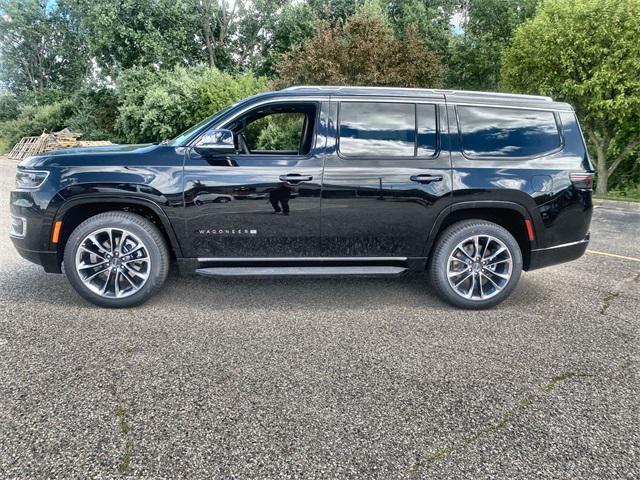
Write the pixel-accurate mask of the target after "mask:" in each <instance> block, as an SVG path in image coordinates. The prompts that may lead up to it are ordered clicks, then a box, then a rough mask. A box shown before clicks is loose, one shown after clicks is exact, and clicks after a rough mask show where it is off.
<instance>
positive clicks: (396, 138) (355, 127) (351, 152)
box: [338, 102, 416, 157]
mask: <svg viewBox="0 0 640 480" xmlns="http://www.w3.org/2000/svg"><path fill="white" fill-rule="evenodd" d="M338 135H339V138H340V140H339V142H340V143H339V145H340V147H339V148H340V153H342V154H343V155H345V156H348V157H365V156H366V157H370V156H376V157H377V156H384V157H412V156H414V155H415V142H416V113H415V105H414V104H408V103H362V102H342V103H341V104H340V126H339V133H338Z"/></svg>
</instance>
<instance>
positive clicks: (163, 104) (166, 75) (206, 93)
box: [116, 66, 266, 142]
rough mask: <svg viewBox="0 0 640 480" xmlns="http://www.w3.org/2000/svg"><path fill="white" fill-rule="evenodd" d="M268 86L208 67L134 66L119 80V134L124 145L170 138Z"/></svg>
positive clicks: (246, 75)
mask: <svg viewBox="0 0 640 480" xmlns="http://www.w3.org/2000/svg"><path fill="white" fill-rule="evenodd" d="M265 88H266V80H265V79H264V78H261V77H255V76H254V75H253V74H245V75H230V74H228V73H221V72H220V71H218V70H215V69H211V68H208V67H204V66H203V67H194V68H184V67H176V68H174V69H173V70H164V71H159V72H156V71H152V70H148V69H142V68H132V69H129V70H127V71H125V72H124V73H123V75H122V76H121V77H120V79H119V81H118V90H119V95H120V107H119V117H118V120H117V123H116V128H117V130H118V132H120V133H121V134H122V136H123V137H124V138H125V139H126V141H128V142H153V141H160V140H162V139H164V138H171V137H174V136H175V135H177V134H178V133H180V132H181V131H183V130H186V129H187V128H189V127H190V126H192V125H193V124H195V123H197V122H199V121H200V120H203V119H204V118H206V117H208V116H210V115H212V114H214V113H215V112H217V111H219V110H221V109H223V108H224V107H226V106H228V105H230V104H232V103H234V102H236V101H238V100H240V99H242V98H244V97H246V96H248V95H252V94H255V93H257V92H258V91H260V90H264V89H265Z"/></svg>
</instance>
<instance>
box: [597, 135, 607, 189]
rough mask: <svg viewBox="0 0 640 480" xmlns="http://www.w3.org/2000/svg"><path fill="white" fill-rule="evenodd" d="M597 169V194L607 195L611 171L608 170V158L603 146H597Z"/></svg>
mask: <svg viewBox="0 0 640 480" xmlns="http://www.w3.org/2000/svg"><path fill="white" fill-rule="evenodd" d="M596 162H597V163H596V169H597V172H598V178H597V179H596V193H597V194H598V195H606V194H607V184H608V183H609V170H608V168H607V156H606V153H605V149H604V147H603V146H602V145H601V144H597V145H596Z"/></svg>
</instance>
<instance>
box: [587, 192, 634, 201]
mask: <svg viewBox="0 0 640 480" xmlns="http://www.w3.org/2000/svg"><path fill="white" fill-rule="evenodd" d="M636 192H637V191H632V192H630V193H629V194H623V193H622V192H611V193H609V194H607V195H598V194H597V193H594V194H593V198H597V199H599V200H617V201H621V202H636V203H640V193H638V194H637V193H636Z"/></svg>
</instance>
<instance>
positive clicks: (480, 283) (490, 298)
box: [429, 220, 522, 309]
mask: <svg viewBox="0 0 640 480" xmlns="http://www.w3.org/2000/svg"><path fill="white" fill-rule="evenodd" d="M521 271H522V253H521V252H520V247H519V245H518V242H517V241H516V239H515V238H513V235H511V233H509V231H507V230H506V229H505V228H503V227H501V226H500V225H497V224H495V223H492V222H488V221H484V220H467V221H463V222H458V223H455V224H453V225H451V226H450V227H449V228H447V229H446V230H445V231H444V232H443V233H442V235H441V236H440V238H439V240H438V243H437V245H436V246H435V247H434V251H433V255H432V258H431V264H430V272H429V273H430V277H431V283H432V284H433V286H434V288H435V290H436V292H437V293H438V295H439V296H440V297H441V298H443V299H444V300H445V301H447V302H448V303H450V304H452V305H454V306H456V307H460V308H467V309H484V308H490V307H493V306H495V305H497V304H498V303H500V302H502V301H503V300H505V299H506V298H507V297H508V296H509V295H510V294H511V292H512V291H513V289H514V288H515V287H516V285H517V284H518V280H519V279H520V273H521Z"/></svg>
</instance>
